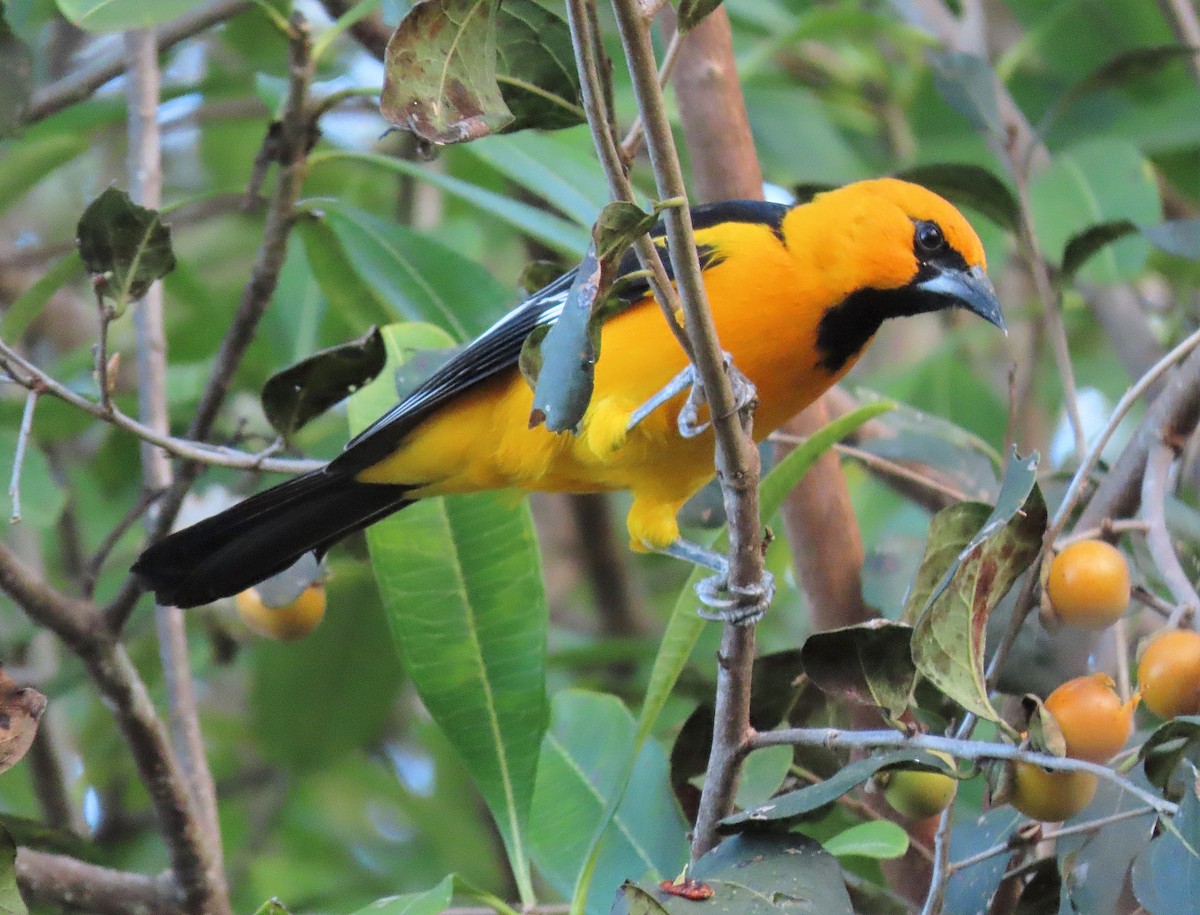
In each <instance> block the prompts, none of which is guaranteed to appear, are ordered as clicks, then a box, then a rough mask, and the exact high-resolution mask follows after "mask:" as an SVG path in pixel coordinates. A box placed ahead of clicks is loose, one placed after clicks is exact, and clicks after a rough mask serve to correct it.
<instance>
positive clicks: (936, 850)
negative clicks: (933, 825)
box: [921, 804, 954, 915]
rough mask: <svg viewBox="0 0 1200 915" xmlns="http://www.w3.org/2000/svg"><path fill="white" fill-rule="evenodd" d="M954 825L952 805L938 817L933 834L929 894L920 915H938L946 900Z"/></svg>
mask: <svg viewBox="0 0 1200 915" xmlns="http://www.w3.org/2000/svg"><path fill="white" fill-rule="evenodd" d="M953 824H954V805H953V804H951V805H950V806H948V807H946V809H945V810H943V811H942V813H941V815H940V816H939V817H938V824H937V831H936V832H935V833H934V834H933V872H932V873H931V874H930V876H929V893H928V894H927V895H926V896H925V904H924V905H923V906H921V915H939V913H940V912H941V911H942V908H943V904H944V902H945V898H946V881H947V879H948V878H949V877H950V873H951V872H950V829H951V827H952V826H953Z"/></svg>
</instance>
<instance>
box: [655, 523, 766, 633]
mask: <svg viewBox="0 0 1200 915" xmlns="http://www.w3.org/2000/svg"><path fill="white" fill-rule="evenodd" d="M660 552H662V553H664V554H666V555H667V556H672V557H674V558H675V559H682V560H684V561H685V562H691V563H695V564H696V565H698V566H704V568H706V569H712V570H713V571H714V572H716V573H717V574H716V575H710V576H709V577H708V578H705V579H703V580H701V581H698V582H697V583H696V596H697V597H699V598H700V602H701V603H702V604H704V605H705V606H706V607H711V608H712V609H713V610H715V611H716V612H715V613H708V612H707V611H705V610H700V611H699V613H700V616H702V617H703V618H704V619H706V620H712V621H714V622H723V623H732V624H733V625H735V626H750V625H753V624H754V623H757V622H758V621H759V620H760V619H762V617H763V614H764V613H766V612H767V607H769V606H770V605H771V601H772V600H773V599H774V597H775V576H774V575H772V574H771V573H770V572H768V571H766V570H765V569H764V570H763V577H762V580H761V581H759V582H757V583H755V584H752V585H746V586H744V587H734V586H732V585H730V583H729V559H728V558H727V557H725V556H724V555H722V554H721V553H718V552H717V551H716V550H710V549H708V547H703V546H701V545H700V544H698V543H693V542H692V541H690V540H682V539H680V540H673V541H672V542H671V543H669V544H668V545H667V546H665V547H664V548H663V549H662V550H660Z"/></svg>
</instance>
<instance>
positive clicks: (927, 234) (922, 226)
mask: <svg viewBox="0 0 1200 915" xmlns="http://www.w3.org/2000/svg"><path fill="white" fill-rule="evenodd" d="M917 247H919V248H920V249H921V250H922V251H924V252H926V253H928V254H936V253H937V252H938V251H941V250H942V249H943V248H945V247H946V237H945V236H944V235H942V230H941V229H940V228H938V224H937V223H936V222H918V223H917Z"/></svg>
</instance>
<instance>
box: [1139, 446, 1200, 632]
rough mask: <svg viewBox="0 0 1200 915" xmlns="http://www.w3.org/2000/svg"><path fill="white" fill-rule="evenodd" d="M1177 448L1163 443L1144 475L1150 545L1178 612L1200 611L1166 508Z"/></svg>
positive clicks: (1153, 452) (1152, 452)
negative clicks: (1174, 538)
mask: <svg viewBox="0 0 1200 915" xmlns="http://www.w3.org/2000/svg"><path fill="white" fill-rule="evenodd" d="M1175 456H1176V455H1175V449H1174V448H1172V447H1171V446H1170V445H1169V444H1167V443H1166V442H1159V443H1158V444H1157V445H1155V446H1154V447H1153V448H1151V449H1150V453H1149V454H1148V455H1147V456H1146V474H1145V476H1144V477H1143V478H1142V518H1143V519H1145V521H1146V524H1147V529H1146V545H1147V546H1148V547H1149V548H1150V555H1151V557H1153V559H1154V564H1155V566H1157V567H1158V573H1159V575H1160V576H1161V577H1162V580H1163V582H1165V583H1166V586H1167V589H1168V590H1169V591H1170V592H1171V596H1172V597H1173V598H1174V599H1175V604H1176V613H1185V612H1187V608H1189V607H1190V608H1191V610H1192V612H1193V613H1195V612H1196V611H1198V610H1200V594H1197V593H1196V589H1195V587H1194V586H1193V585H1192V582H1191V579H1190V578H1189V577H1188V574H1187V572H1185V571H1184V569H1183V566H1182V564H1180V562H1179V556H1178V555H1177V554H1176V552H1175V544H1174V543H1172V542H1171V534H1170V532H1169V531H1168V530H1167V519H1166V514H1165V511H1164V508H1165V505H1166V500H1167V477H1168V476H1169V474H1170V470H1171V464H1172V463H1173V462H1174V460H1175Z"/></svg>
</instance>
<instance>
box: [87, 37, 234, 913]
mask: <svg viewBox="0 0 1200 915" xmlns="http://www.w3.org/2000/svg"><path fill="white" fill-rule="evenodd" d="M125 50H126V54H127V56H128V70H127V75H126V95H127V98H128V106H127V116H126V117H127V123H128V135H129V154H128V158H129V176H130V190H131V193H132V197H133V199H134V200H135V201H136V202H137V203H139V204H141V205H142V206H144V207H147V208H149V209H151V210H158V209H160V208H161V207H162V148H161V142H160V137H159V131H158V103H159V95H160V92H159V84H160V74H159V71H158V52H157V48H156V46H155V37H154V34H153V33H152V32H150V31H148V30H145V29H138V30H134V31H131V32H126V33H125ZM133 320H134V328H135V332H136V338H137V385H138V418H139V419H140V420H141V421H142V422H143V423H144V424H145V425H146V426H148V427H149V428H151V429H153V430H155V431H156V432H158V433H159V434H160V435H166V434H167V433H168V431H169V429H170V409H169V406H168V404H167V338H166V329H165V322H164V319H163V287H162V282H161V281H156V282H154V283H151V285H150V288H149V289H148V290H146V294H145V296H143V297H142V299H141V301H140V302H138V303H137V306H136V308H135V311H134V316H133ZM103 332H104V331H103V329H102V330H101V333H103ZM141 460H142V486H143V490H144V491H146V492H161V491H162V490H163V489H165V488H167V487H169V486H170V485H171V479H172V472H171V463H170V458H169V457H168V455H167V453H166V452H165V451H163V450H161V449H159V448H156V447H154V446H153V445H150V444H148V443H147V442H142V447H141ZM154 618H155V625H156V628H157V631H158V648H159V656H160V658H161V659H162V668H163V678H164V680H165V682H166V687H167V720H168V723H169V725H170V729H171V734H172V738H173V745H174V749H175V755H176V758H177V759H178V760H179V763H180V766H181V767H182V769H183V772H184V773H185V774H186V776H187V784H188V785H189V787H190V788H191V791H192V798H193V800H194V801H195V811H196V814H197V815H198V816H199V822H198V824H197V828H196V832H197V841H198V843H199V844H200V846H201V848H200V853H201V856H202V858H203V866H204V868H205V871H206V876H207V882H208V884H209V885H208V887H207V888H206V889H207V892H208V894H209V895H210V896H211V898H212V900H213V903H214V905H215V906H216V907H218V908H219V909H221V910H228V909H229V902H228V899H227V897H228V892H229V891H228V888H227V886H226V883H225V867H224V861H223V855H222V850H221V828H220V825H219V823H218V821H217V798H216V791H215V789H214V787H213V780H212V773H211V772H210V771H209V768H208V760H207V757H206V756H205V753H204V736H203V735H202V734H201V733H200V714H199V711H198V709H197V708H196V695H195V690H194V689H193V686H192V667H191V661H190V659H189V657H188V643H187V630H186V629H185V628H184V621H183V611H182V610H180V609H179V608H178V607H164V606H156V607H155V613H154Z"/></svg>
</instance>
